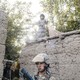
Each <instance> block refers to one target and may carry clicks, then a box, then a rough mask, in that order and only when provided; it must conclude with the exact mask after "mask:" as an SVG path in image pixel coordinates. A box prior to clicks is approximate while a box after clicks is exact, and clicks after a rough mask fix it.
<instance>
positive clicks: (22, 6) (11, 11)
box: [0, 0, 31, 60]
mask: <svg viewBox="0 0 80 80" xmlns="http://www.w3.org/2000/svg"><path fill="white" fill-rule="evenodd" d="M0 7H1V8H2V9H4V11H5V12H6V13H7V15H8V28H7V40H6V52H5V58H7V59H12V60H15V59H16V58H17V57H19V52H20V50H21V43H20V40H21V38H22V36H23V34H24V32H23V27H22V26H23V24H25V23H27V22H29V21H30V18H29V17H30V16H31V13H30V11H29V7H30V3H29V4H27V3H25V2H19V1H17V2H16V3H14V4H13V6H11V7H10V4H9V3H8V1H7V0H6V1H5V0H2V1H1V3H0ZM25 14H26V17H24V15H25Z"/></svg>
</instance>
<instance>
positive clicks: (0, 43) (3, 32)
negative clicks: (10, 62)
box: [0, 10, 8, 80]
mask: <svg viewBox="0 0 80 80" xmlns="http://www.w3.org/2000/svg"><path fill="white" fill-rule="evenodd" d="M7 21H8V20H7V15H6V14H5V13H4V12H3V11H1V10H0V80H2V75H3V63H2V62H3V59H4V55H5V40H6V37H7Z"/></svg>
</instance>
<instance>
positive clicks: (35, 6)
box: [8, 0, 42, 14]
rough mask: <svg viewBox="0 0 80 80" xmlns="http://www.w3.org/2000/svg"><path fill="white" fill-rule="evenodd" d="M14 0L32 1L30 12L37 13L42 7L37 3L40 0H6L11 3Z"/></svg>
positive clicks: (14, 0)
mask: <svg viewBox="0 0 80 80" xmlns="http://www.w3.org/2000/svg"><path fill="white" fill-rule="evenodd" d="M16 1H21V2H31V3H32V6H31V12H32V13H33V14H37V13H39V12H40V11H42V7H41V5H40V4H39V3H40V0H8V2H9V3H10V4H13V3H14V2H16Z"/></svg>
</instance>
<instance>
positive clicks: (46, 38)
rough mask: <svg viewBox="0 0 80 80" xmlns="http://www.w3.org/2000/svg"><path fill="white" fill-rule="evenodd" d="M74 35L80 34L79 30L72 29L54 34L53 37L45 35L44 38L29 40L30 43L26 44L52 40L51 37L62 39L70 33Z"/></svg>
mask: <svg viewBox="0 0 80 80" xmlns="http://www.w3.org/2000/svg"><path fill="white" fill-rule="evenodd" d="M74 34H75V35H76V34H80V30H74V31H70V32H65V33H62V34H61V35H58V36H54V37H45V38H41V39H39V40H37V41H35V42H31V43H28V44H27V45H33V44H36V43H40V42H46V41H47V40H52V39H58V38H60V39H64V38H65V37H67V36H70V35H74Z"/></svg>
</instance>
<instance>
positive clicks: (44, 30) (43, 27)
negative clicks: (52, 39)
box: [37, 14, 49, 38]
mask: <svg viewBox="0 0 80 80" xmlns="http://www.w3.org/2000/svg"><path fill="white" fill-rule="evenodd" d="M47 24H48V21H47V20H45V15H44V14H41V15H40V20H39V21H38V22H37V25H38V27H39V29H38V32H37V38H42V37H45V36H49V32H48V26H47Z"/></svg>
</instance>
